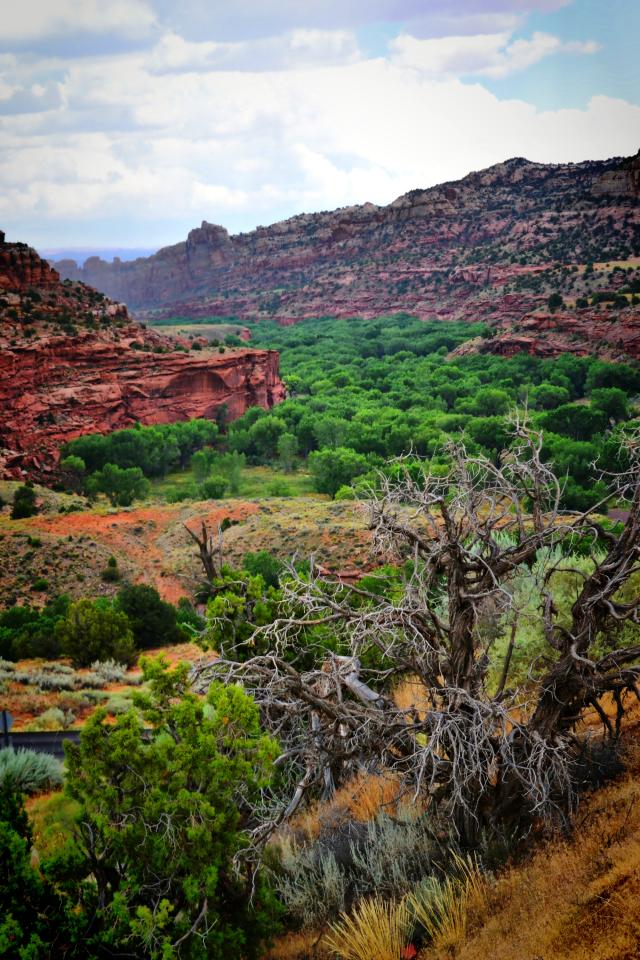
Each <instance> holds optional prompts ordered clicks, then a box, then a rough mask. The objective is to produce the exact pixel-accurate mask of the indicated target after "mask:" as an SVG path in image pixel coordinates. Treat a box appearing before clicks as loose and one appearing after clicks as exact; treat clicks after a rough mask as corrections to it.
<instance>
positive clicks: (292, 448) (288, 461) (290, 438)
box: [277, 433, 298, 473]
mask: <svg viewBox="0 0 640 960" xmlns="http://www.w3.org/2000/svg"><path fill="white" fill-rule="evenodd" d="M277 449H278V460H279V461H280V467H281V468H282V470H284V472H285V473H291V472H292V471H293V470H295V468H296V465H297V464H296V454H297V453H298V438H297V437H296V435H295V433H281V434H280V436H279V437H278V443H277Z"/></svg>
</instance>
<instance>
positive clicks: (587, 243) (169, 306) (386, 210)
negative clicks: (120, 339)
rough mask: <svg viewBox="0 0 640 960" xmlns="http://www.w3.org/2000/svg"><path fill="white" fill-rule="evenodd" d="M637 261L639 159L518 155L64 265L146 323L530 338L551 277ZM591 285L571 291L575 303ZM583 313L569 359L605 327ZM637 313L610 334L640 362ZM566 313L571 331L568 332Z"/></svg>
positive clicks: (568, 337) (568, 343) (576, 318)
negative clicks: (215, 320) (428, 182)
mask: <svg viewBox="0 0 640 960" xmlns="http://www.w3.org/2000/svg"><path fill="white" fill-rule="evenodd" d="M634 257H635V258H636V260H637V262H638V263H640V260H639V259H638V258H640V154H638V155H636V156H635V157H631V158H628V159H627V160H621V159H620V158H615V159H612V160H607V161H602V162H585V163H579V164H557V165H549V164H540V163H531V162H529V161H527V160H524V159H522V158H516V159H512V160H508V161H506V162H505V163H500V164H497V165H495V166H493V167H490V168H489V169H487V170H483V171H480V172H477V173H472V174H469V176H467V177H464V178H463V179H462V180H460V181H456V182H452V183H447V184H443V185H441V186H437V187H433V188H431V189H428V190H413V191H411V192H410V193H407V194H405V195H404V196H402V197H399V198H398V199H397V200H395V201H394V202H393V203H391V204H389V205H388V206H385V207H380V206H376V205H375V204H372V203H367V204H363V205H362V206H356V207H346V208H344V209H341V210H335V211H333V212H327V213H317V214H303V215H301V216H297V217H293V218H291V219H290V220H286V221H284V222H282V223H276V224H273V225H272V226H270V227H258V228H257V229H256V230H253V231H251V232H249V233H245V234H239V235H237V236H230V235H229V234H228V233H227V231H226V230H225V229H224V228H223V227H219V226H214V225H212V224H209V223H206V222H204V223H203V224H202V226H201V227H199V228H197V229H195V230H192V231H191V233H190V234H189V236H188V238H187V240H186V241H185V242H183V243H178V244H176V245H175V246H171V247H165V248H164V249H162V250H160V251H158V253H156V254H155V255H154V256H152V257H146V258H140V259H138V260H134V261H128V262H121V261H119V260H115V261H114V262H113V263H106V262H105V261H102V260H99V259H98V258H92V259H90V260H87V262H86V263H85V265H84V267H83V268H82V269H79V268H78V267H77V266H76V264H75V263H73V262H68V261H66V262H64V263H62V264H60V265H59V266H60V269H61V270H62V271H63V274H64V275H65V276H69V277H72V278H74V279H84V280H86V281H87V282H88V283H91V284H92V285H94V286H96V287H97V288H98V289H100V290H103V291H104V292H106V293H108V294H109V295H110V296H113V297H115V298H117V299H119V300H124V301H126V303H127V304H128V305H129V307H130V308H131V309H133V310H135V312H136V315H138V316H140V317H146V318H148V319H153V318H154V317H168V316H181V317H205V316H206V317H211V316H213V317H216V316H218V317H229V316H233V317H237V318H238V319H239V320H241V321H242V322H252V321H256V320H260V319H264V318H268V317H271V318H274V319H276V320H277V321H278V322H279V323H282V324H290V323H295V322H296V321H297V320H300V319H301V318H303V317H314V316H326V315H332V316H339V317H340V316H341V317H350V316H354V315H357V316H363V317H373V316H380V315H381V314H385V313H389V312H394V311H400V310H404V311H408V312H410V313H412V314H415V315H417V316H419V317H422V318H424V319H437V318H440V319H445V320H446V319H453V320H482V321H483V322H486V323H487V324H489V325H490V326H492V327H495V328H496V329H497V331H498V332H500V333H501V334H502V333H504V334H508V335H511V334H515V335H517V336H520V335H522V336H531V331H529V330H528V331H527V333H526V334H525V333H524V332H523V331H518V330H517V329H515V328H517V326H518V325H519V324H520V322H521V321H522V320H523V318H525V317H527V316H531V315H532V314H534V313H535V311H536V310H541V312H542V313H545V312H546V306H545V304H546V300H547V298H548V296H549V294H550V293H552V292H553V291H554V290H555V289H557V284H558V276H557V275H556V273H554V271H557V270H559V269H561V268H562V269H566V270H572V269H574V268H575V269H576V270H580V271H581V270H583V268H584V266H585V265H586V264H587V263H589V262H596V263H597V262H603V263H606V262H607V261H614V262H617V261H623V262H629V260H630V259H631V260H633V258H634ZM600 279H602V278H600ZM608 282H609V281H608V279H607V284H608ZM601 286H602V284H601ZM590 289H591V290H593V289H596V288H593V287H592V288H589V285H588V284H587V283H586V282H585V283H582V282H581V283H578V284H577V285H575V284H574V286H573V288H572V290H571V291H570V292H571V293H572V298H571V299H573V300H574V301H575V300H576V299H577V298H578V297H579V296H580V295H581V294H583V293H589V291H590ZM597 289H599V288H597ZM574 305H575V304H570V306H571V313H570V315H569V314H568V312H567V310H564V311H560V312H558V314H557V316H556V330H555V334H557V336H556V339H557V338H558V337H559V338H560V339H559V341H558V342H562V344H563V349H573V347H572V344H576V345H577V346H576V350H578V349H582V347H581V346H579V345H578V341H579V340H580V341H582V344H583V346H584V345H588V344H589V343H591V345H592V346H593V339H592V336H593V331H594V329H596V327H594V323H595V324H596V325H597V319H596V318H595V316H594V315H592V314H591V313H590V312H589V311H587V312H586V313H585V312H578V311H577V310H574V309H573V307H574ZM633 306H634V305H633V304H631V302H630V303H629V304H628V313H623V314H622V315H621V317H620V319H619V321H618V320H616V323H617V324H618V326H619V327H621V328H625V329H624V330H623V335H622V336H621V337H620V336H618V331H613V338H612V339H609V340H608V341H607V346H606V349H611V350H612V351H614V352H615V351H616V350H617V349H618V347H617V346H616V344H617V343H619V342H624V345H625V347H624V349H626V348H627V346H629V345H631V346H632V348H633V349H634V350H635V351H636V352H635V355H636V356H638V355H640V349H638V345H637V342H636V338H637V331H636V329H635V320H634V319H633V318H634V317H635V316H636V314H637V310H636V311H634V310H633ZM568 316H569V319H570V320H571V323H572V329H571V331H570V332H569V331H566V330H565V331H564V332H563V330H562V329H561V327H560V324H561V323H563V322H564V321H565V319H566V318H567V317H568ZM627 320H629V321H631V322H630V325H629V324H627ZM627 327H629V329H630V330H632V333H631V334H630V335H628V333H627V332H626V331H627ZM607 332H608V331H605V333H607ZM533 339H534V341H536V342H539V343H540V344H542V343H543V342H545V343H546V342H548V341H549V339H550V334H549V332H548V331H546V332H541V333H540V334H539V335H537V334H536V333H535V332H534V334H533ZM513 344H515V341H512V345H513ZM634 344H635V345H634ZM544 349H546V347H545V348H544Z"/></svg>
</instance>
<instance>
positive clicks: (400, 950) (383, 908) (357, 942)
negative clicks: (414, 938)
mask: <svg viewBox="0 0 640 960" xmlns="http://www.w3.org/2000/svg"><path fill="white" fill-rule="evenodd" d="M410 932H411V918H410V915H409V910H408V908H407V905H406V902H405V901H404V900H402V901H401V902H400V903H392V902H389V901H385V900H382V899H381V898H380V897H372V898H371V899H370V900H362V901H361V902H360V903H359V904H358V906H357V907H356V908H355V909H354V910H353V912H352V913H351V915H350V916H343V919H342V920H340V921H339V922H338V923H336V924H332V926H331V933H330V934H329V936H328V937H327V945H328V946H329V948H330V949H332V950H335V951H336V953H337V954H338V956H339V957H342V958H343V960H374V958H375V960H399V958H401V957H402V956H403V954H404V952H405V950H406V948H407V946H408V945H409V936H410Z"/></svg>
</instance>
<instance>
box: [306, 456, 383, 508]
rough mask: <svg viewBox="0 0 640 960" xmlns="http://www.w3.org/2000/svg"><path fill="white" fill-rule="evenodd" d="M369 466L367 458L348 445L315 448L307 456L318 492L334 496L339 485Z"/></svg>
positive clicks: (347, 482)
mask: <svg viewBox="0 0 640 960" xmlns="http://www.w3.org/2000/svg"><path fill="white" fill-rule="evenodd" d="M368 468H369V464H368V462H367V458H366V457H365V456H364V455H363V454H361V453H356V451H355V450H352V449H351V448H350V447H337V448H336V449H335V450H331V449H328V448H327V449H324V450H315V451H314V452H313V453H312V454H311V455H310V456H309V470H310V471H311V474H312V476H313V479H314V483H315V487H316V490H317V491H318V492H319V493H328V494H329V496H330V497H334V496H335V495H336V492H337V491H338V490H339V489H340V487H342V486H345V485H348V484H350V483H351V481H352V480H353V479H354V477H357V476H359V475H360V474H362V473H366V472H367V470H368Z"/></svg>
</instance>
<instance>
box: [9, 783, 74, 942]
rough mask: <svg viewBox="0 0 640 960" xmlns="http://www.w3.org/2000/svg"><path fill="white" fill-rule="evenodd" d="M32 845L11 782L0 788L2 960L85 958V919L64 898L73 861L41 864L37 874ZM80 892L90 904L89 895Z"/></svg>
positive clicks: (67, 858)
mask: <svg viewBox="0 0 640 960" xmlns="http://www.w3.org/2000/svg"><path fill="white" fill-rule="evenodd" d="M32 840H33V838H32V834H31V828H30V826H29V820H28V817H27V814H26V811H25V808H24V803H23V800H22V797H21V796H20V795H19V794H18V793H17V792H16V791H15V789H14V788H13V786H12V785H11V783H8V782H7V783H4V784H2V785H0V903H1V904H2V910H1V911H0V957H4V958H6V960H40V958H42V960H45V958H49V957H51V958H53V957H62V956H65V957H86V956H87V954H86V953H85V952H84V950H83V949H82V941H83V931H84V928H85V926H86V919H85V918H86V914H82V913H80V912H78V911H77V910H75V909H74V907H75V902H74V901H72V900H70V899H68V898H67V897H65V895H64V894H65V885H66V884H65V881H66V882H68V880H69V879H70V878H72V877H73V876H74V874H75V872H76V867H77V863H76V861H75V859H74V856H73V854H72V853H67V854H66V856H63V855H60V856H59V857H58V858H57V861H56V862H55V863H50V862H47V861H45V862H41V863H40V866H39V869H37V868H36V867H35V866H34V864H33V863H32V857H31V845H32ZM61 873H63V874H64V876H63V877H61V876H60V874H61ZM78 892H80V890H78ZM81 892H82V894H83V895H84V896H85V897H86V900H87V905H89V904H90V903H91V890H90V889H87V890H82V891H81Z"/></svg>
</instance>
